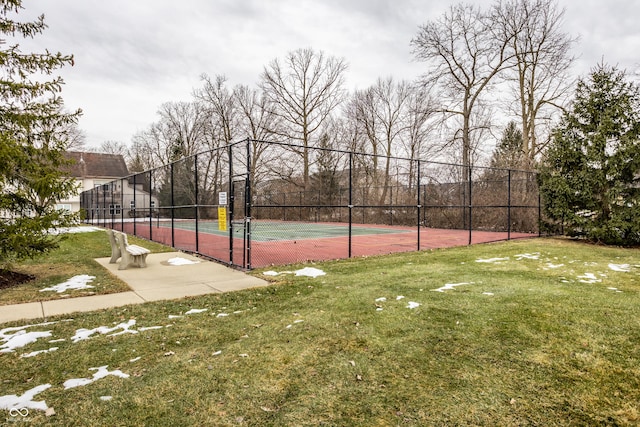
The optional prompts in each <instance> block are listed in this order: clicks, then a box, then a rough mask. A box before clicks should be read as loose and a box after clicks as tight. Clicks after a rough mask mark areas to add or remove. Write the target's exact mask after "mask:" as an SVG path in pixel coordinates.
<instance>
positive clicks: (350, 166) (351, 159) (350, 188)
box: [348, 152, 353, 258]
mask: <svg viewBox="0 0 640 427" xmlns="http://www.w3.org/2000/svg"><path fill="white" fill-rule="evenodd" d="M348 208H349V244H348V245H349V248H348V256H349V258H351V248H352V245H351V239H352V235H351V233H352V229H351V227H352V224H353V153H352V152H349V204H348Z"/></svg>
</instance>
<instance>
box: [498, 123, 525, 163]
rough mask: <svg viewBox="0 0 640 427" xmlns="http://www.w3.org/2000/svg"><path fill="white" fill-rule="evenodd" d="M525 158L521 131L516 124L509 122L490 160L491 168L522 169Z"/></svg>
mask: <svg viewBox="0 0 640 427" xmlns="http://www.w3.org/2000/svg"><path fill="white" fill-rule="evenodd" d="M526 162H527V158H526V156H525V153H524V150H523V139H522V131H521V130H520V129H519V128H518V125H517V124H516V122H513V121H512V122H509V123H508V124H507V127H506V128H505V129H504V132H503V134H502V139H501V140H500V142H499V143H498V145H497V146H496V149H495V151H494V152H493V157H492V158H491V167H494V168H507V169H522V168H524V167H525V166H526Z"/></svg>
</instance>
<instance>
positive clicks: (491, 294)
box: [482, 292, 493, 297]
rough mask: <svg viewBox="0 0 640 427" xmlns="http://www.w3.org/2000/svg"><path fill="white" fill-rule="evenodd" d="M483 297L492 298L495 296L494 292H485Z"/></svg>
mask: <svg viewBox="0 0 640 427" xmlns="http://www.w3.org/2000/svg"><path fill="white" fill-rule="evenodd" d="M482 295H488V296H490V297H492V296H493V292H483V293H482Z"/></svg>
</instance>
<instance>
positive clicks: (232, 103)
mask: <svg viewBox="0 0 640 427" xmlns="http://www.w3.org/2000/svg"><path fill="white" fill-rule="evenodd" d="M201 79H202V81H203V82H204V87H203V88H202V89H198V90H195V91H194V96H195V97H196V99H198V100H200V101H202V103H203V105H204V108H205V109H206V110H207V113H208V114H209V118H210V120H211V124H212V125H213V126H214V127H217V130H218V132H217V134H218V137H219V138H220V139H221V141H220V142H221V143H222V145H229V144H231V143H232V142H233V140H234V138H235V134H234V132H235V131H236V127H237V126H236V124H237V110H238V108H237V104H236V100H235V97H234V95H233V91H231V90H229V88H227V78H226V77H225V76H221V75H218V76H216V77H215V79H213V80H212V79H211V78H210V77H209V76H208V75H206V74H203V75H202V76H201ZM216 145H219V144H216Z"/></svg>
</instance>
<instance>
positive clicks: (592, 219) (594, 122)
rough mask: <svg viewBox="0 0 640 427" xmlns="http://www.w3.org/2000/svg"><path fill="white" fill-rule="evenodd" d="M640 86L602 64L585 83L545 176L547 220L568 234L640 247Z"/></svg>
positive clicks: (559, 134) (557, 132) (558, 132)
mask: <svg viewBox="0 0 640 427" xmlns="http://www.w3.org/2000/svg"><path fill="white" fill-rule="evenodd" d="M639 137H640V88H639V87H638V85H637V84H635V83H633V82H629V81H627V80H626V76H625V73H624V72H622V71H619V70H617V69H615V68H610V67H607V66H605V65H599V66H598V67H597V68H596V69H595V70H594V71H592V73H591V75H590V76H589V79H588V80H580V81H579V82H578V86H577V89H576V94H575V101H574V103H573V108H572V110H571V111H568V112H567V113H565V115H564V116H563V119H562V121H561V123H560V125H559V126H558V127H557V129H556V130H555V132H554V136H553V140H552V142H551V145H550V147H549V151H548V152H547V158H546V163H545V167H544V168H543V170H542V175H541V178H542V185H541V194H542V196H543V199H544V208H545V212H546V214H547V216H548V217H549V218H550V219H551V220H552V221H554V222H555V223H556V224H559V225H561V226H563V227H564V231H565V233H566V234H569V235H575V236H584V237H587V238H588V239H590V240H593V241H596V242H602V243H607V244H619V245H638V244H640V185H639V184H640V141H639Z"/></svg>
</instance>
